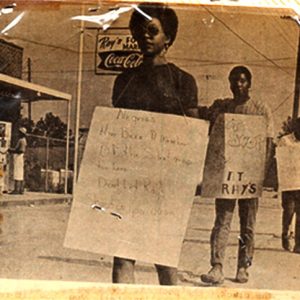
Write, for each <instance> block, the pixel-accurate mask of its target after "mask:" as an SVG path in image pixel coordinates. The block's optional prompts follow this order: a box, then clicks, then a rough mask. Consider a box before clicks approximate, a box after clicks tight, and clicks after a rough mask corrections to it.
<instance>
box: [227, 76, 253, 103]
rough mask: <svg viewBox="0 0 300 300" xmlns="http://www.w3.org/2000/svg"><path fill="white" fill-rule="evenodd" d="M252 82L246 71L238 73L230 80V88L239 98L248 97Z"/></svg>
mask: <svg viewBox="0 0 300 300" xmlns="http://www.w3.org/2000/svg"><path fill="white" fill-rule="evenodd" d="M249 88H250V82H249V81H248V79H247V76H246V75H245V73H238V74H236V76H234V77H233V78H232V80H231V82H230V89H231V91H232V93H233V95H234V96H237V97H238V98H245V97H248V93H249Z"/></svg>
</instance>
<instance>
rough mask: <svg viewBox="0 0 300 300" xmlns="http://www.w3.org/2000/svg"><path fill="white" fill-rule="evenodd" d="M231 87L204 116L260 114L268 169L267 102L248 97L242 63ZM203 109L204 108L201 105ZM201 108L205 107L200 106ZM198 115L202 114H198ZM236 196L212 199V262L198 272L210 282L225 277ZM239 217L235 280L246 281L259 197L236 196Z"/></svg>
mask: <svg viewBox="0 0 300 300" xmlns="http://www.w3.org/2000/svg"><path fill="white" fill-rule="evenodd" d="M228 79H229V83H230V89H231V91H232V94H233V98H227V99H218V100H216V101H214V103H213V104H212V106H211V107H209V108H208V109H206V112H205V113H206V116H203V117H204V118H206V119H208V120H209V121H210V125H211V126H210V128H212V126H213V125H214V123H215V121H216V120H217V117H218V116H219V115H220V114H224V113H231V114H244V115H258V116H263V117H264V118H265V121H266V125H267V157H266V165H265V166H264V167H265V170H268V167H269V163H270V161H271V160H270V158H271V149H272V148H271V147H272V137H273V118H272V115H271V112H270V110H269V108H268V107H267V106H266V104H265V103H264V102H262V101H260V100H258V99H252V98H250V94H249V89H250V87H251V83H252V74H251V72H250V71H249V69H248V68H246V67H245V66H236V67H234V68H233V69H232V70H231V71H230V73H229V77H228ZM202 110H203V108H202ZM203 111H204V110H203ZM200 117H201V116H200ZM236 200H237V199H216V200H215V212H216V216H215V222H214V227H213V229H212V232H211V236H210V246H211V260H210V263H211V266H212V268H211V269H210V271H209V272H208V273H207V274H202V275H201V280H202V281H203V282H205V283H210V284H222V283H223V281H224V275H223V263H224V258H225V250H226V247H227V242H228V237H229V233H230V226H231V220H232V217H233V212H234V208H235V205H236ZM238 206H239V217H240V237H239V248H238V262H237V273H236V282H239V283H246V282H247V281H248V276H249V275H248V268H249V267H250V266H251V264H252V259H253V253H254V235H255V224H256V214H257V209H258V198H251V199H238Z"/></svg>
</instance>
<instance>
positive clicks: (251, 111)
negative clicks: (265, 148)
mask: <svg viewBox="0 0 300 300" xmlns="http://www.w3.org/2000/svg"><path fill="white" fill-rule="evenodd" d="M222 113H231V114H243V115H255V116H263V117H264V118H265V121H266V125H267V137H270V138H273V136H274V124H273V117H272V113H271V110H270V109H269V107H268V106H267V105H266V104H265V103H263V102H261V101H259V100H253V99H251V98H250V99H249V100H248V101H246V102H245V103H243V104H238V103H237V102H236V101H235V100H234V99H232V98H226V99H217V100H215V101H214V103H213V104H212V105H211V106H210V107H209V108H208V112H207V117H208V120H209V121H210V122H211V127H212V126H213V124H214V123H215V121H216V119H217V117H218V115H219V114H222Z"/></svg>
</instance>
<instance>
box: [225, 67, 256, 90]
mask: <svg viewBox="0 0 300 300" xmlns="http://www.w3.org/2000/svg"><path fill="white" fill-rule="evenodd" d="M240 74H245V76H246V78H247V80H248V81H249V84H250V86H251V80H252V75H251V72H250V71H249V69H248V68H246V67H245V66H236V67H234V68H233V69H232V70H231V71H230V73H229V76H228V79H229V81H230V82H232V81H234V80H235V79H236V78H237V76H238V75H240Z"/></svg>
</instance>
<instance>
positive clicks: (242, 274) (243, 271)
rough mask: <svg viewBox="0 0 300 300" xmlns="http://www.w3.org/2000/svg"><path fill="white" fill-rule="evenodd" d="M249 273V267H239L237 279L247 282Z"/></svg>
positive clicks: (240, 281)
mask: <svg viewBox="0 0 300 300" xmlns="http://www.w3.org/2000/svg"><path fill="white" fill-rule="evenodd" d="M248 278H249V274H248V272H247V268H238V270H237V273H236V277H235V281H236V282H238V283H246V282H248Z"/></svg>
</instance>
